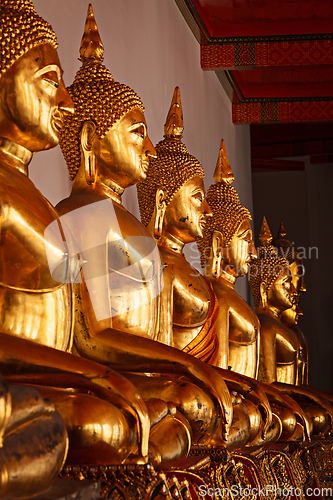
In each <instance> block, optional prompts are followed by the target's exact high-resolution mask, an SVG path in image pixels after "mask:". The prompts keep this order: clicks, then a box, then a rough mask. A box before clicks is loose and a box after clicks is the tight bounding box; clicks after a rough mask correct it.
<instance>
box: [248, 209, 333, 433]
mask: <svg viewBox="0 0 333 500" xmlns="http://www.w3.org/2000/svg"><path fill="white" fill-rule="evenodd" d="M272 240H273V237H272V234H271V232H270V229H269V227H268V224H267V221H266V219H265V218H264V220H263V224H262V228H261V232H260V242H261V247H259V249H258V259H257V260H254V261H253V262H252V264H251V266H250V286H251V290H252V294H253V299H254V303H255V306H256V313H257V315H258V318H259V320H260V324H261V340H260V364H259V380H262V381H264V382H266V383H268V384H274V386H276V387H277V388H279V389H281V391H283V392H284V393H286V394H288V395H290V396H292V398H293V399H295V400H296V401H297V402H298V403H299V404H300V405H301V407H302V408H303V409H304V411H305V412H306V413H307V415H308V416H309V417H311V419H312V423H313V432H314V434H318V433H322V432H326V431H327V430H328V429H329V428H330V426H331V423H332V422H333V419H332V417H333V411H332V410H333V408H332V406H331V404H330V403H329V402H328V401H327V399H325V398H324V397H322V396H321V395H320V394H319V391H316V390H315V389H312V388H310V387H308V386H296V385H295V384H296V382H297V368H298V364H299V363H298V356H299V343H298V340H297V337H296V335H295V333H294V332H293V331H292V330H291V329H290V328H287V327H286V326H285V325H283V324H282V322H281V320H280V315H281V312H282V311H284V310H286V309H289V308H291V307H292V305H293V300H294V297H295V295H296V289H295V288H294V286H293V284H292V275H291V273H290V266H289V262H288V260H287V259H285V258H284V257H280V256H279V255H278V252H277V250H276V248H275V247H274V246H273V245H272Z"/></svg>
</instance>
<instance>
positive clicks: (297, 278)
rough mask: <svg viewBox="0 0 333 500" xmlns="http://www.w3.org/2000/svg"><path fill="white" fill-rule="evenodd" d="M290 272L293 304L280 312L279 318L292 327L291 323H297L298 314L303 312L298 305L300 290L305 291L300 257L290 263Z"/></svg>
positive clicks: (300, 314)
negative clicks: (293, 290) (293, 291)
mask: <svg viewBox="0 0 333 500" xmlns="http://www.w3.org/2000/svg"><path fill="white" fill-rule="evenodd" d="M290 274H291V280H292V285H293V287H294V288H295V293H294V295H293V306H292V307H291V308H289V309H286V310H285V311H283V312H282V315H281V319H282V321H283V322H284V323H285V324H286V325H287V326H290V327H292V326H293V325H297V323H298V320H299V316H302V315H303V312H302V310H301V309H300V307H299V305H298V304H299V299H300V294H301V292H305V291H306V286H305V283H304V267H303V263H302V260H301V259H296V260H295V261H293V262H292V263H291V264H290Z"/></svg>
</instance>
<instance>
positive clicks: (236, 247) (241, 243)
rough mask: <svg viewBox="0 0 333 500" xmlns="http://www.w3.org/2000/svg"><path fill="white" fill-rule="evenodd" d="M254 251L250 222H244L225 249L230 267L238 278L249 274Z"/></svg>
mask: <svg viewBox="0 0 333 500" xmlns="http://www.w3.org/2000/svg"><path fill="white" fill-rule="evenodd" d="M253 249H254V245H253V239H252V230H251V226H250V221H249V220H244V221H243V222H242V223H241V225H240V226H239V228H238V230H237V231H236V233H235V234H234V236H233V237H232V238H231V241H230V243H229V246H228V248H225V249H223V255H224V254H225V253H226V257H227V258H226V261H227V262H228V266H229V268H232V269H233V270H234V274H235V275H236V276H237V277H238V276H243V275H244V274H247V272H248V268H249V262H250V259H251V257H252V258H253V257H254V255H253ZM254 251H255V249H254Z"/></svg>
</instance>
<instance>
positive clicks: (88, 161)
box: [81, 121, 96, 185]
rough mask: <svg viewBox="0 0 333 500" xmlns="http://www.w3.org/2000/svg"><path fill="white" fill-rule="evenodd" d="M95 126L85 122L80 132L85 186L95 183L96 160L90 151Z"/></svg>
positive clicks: (90, 122)
mask: <svg viewBox="0 0 333 500" xmlns="http://www.w3.org/2000/svg"><path fill="white" fill-rule="evenodd" d="M95 130H96V125H95V124H94V123H93V122H92V121H88V122H85V123H84V125H83V127H82V131H81V148H82V156H83V158H82V159H83V163H84V172H85V177H86V182H87V184H89V185H90V184H94V182H96V160H95V154H94V153H93V151H92V140H93V137H94V135H95Z"/></svg>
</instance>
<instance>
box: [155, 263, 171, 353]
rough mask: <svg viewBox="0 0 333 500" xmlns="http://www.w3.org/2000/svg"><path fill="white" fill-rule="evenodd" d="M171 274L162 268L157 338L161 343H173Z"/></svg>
mask: <svg viewBox="0 0 333 500" xmlns="http://www.w3.org/2000/svg"><path fill="white" fill-rule="evenodd" d="M172 325H173V276H172V273H171V272H169V269H168V268H167V264H165V267H164V269H163V288H162V291H161V293H160V296H159V318H158V332H157V340H158V341H159V342H162V344H165V345H169V346H172V345H173V338H172V337H173V328H172Z"/></svg>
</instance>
